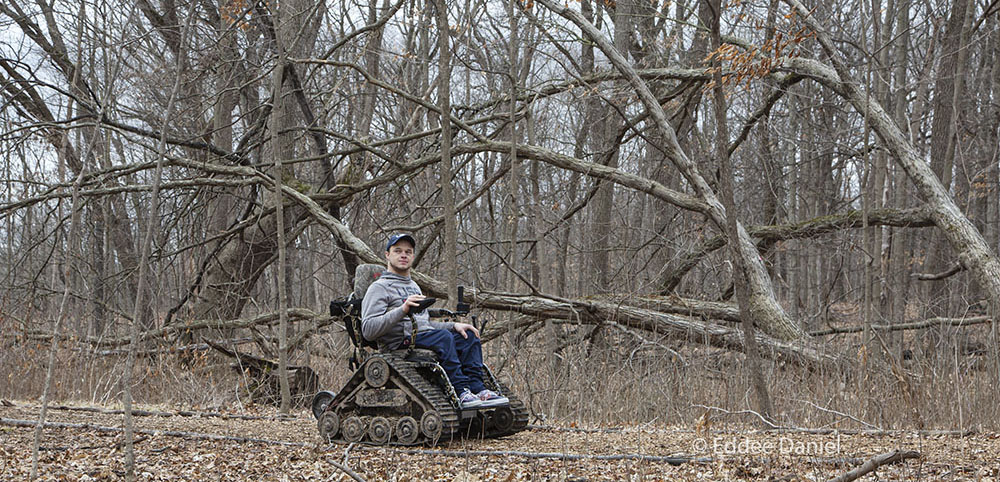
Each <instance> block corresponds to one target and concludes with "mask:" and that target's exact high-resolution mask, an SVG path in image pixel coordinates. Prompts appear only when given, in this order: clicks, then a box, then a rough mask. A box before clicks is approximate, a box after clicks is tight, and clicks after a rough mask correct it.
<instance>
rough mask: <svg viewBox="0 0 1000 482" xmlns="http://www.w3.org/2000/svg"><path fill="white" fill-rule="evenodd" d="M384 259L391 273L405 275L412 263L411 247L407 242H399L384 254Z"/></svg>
mask: <svg viewBox="0 0 1000 482" xmlns="http://www.w3.org/2000/svg"><path fill="white" fill-rule="evenodd" d="M385 259H386V260H388V261H389V268H390V269H391V270H392V271H397V272H400V273H406V272H408V271H409V270H410V263H412V262H413V245H412V244H410V243H409V241H406V240H400V241H399V242H398V243H396V244H394V245H392V246H390V247H389V251H386V252H385Z"/></svg>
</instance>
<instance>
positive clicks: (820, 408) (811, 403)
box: [796, 400, 882, 430]
mask: <svg viewBox="0 0 1000 482" xmlns="http://www.w3.org/2000/svg"><path fill="white" fill-rule="evenodd" d="M796 401H798V402H803V403H806V404H808V405H810V406H812V407H813V408H815V409H816V410H819V411H822V412H826V413H832V414H834V415H838V416H841V417H844V418H849V419H851V420H854V421H855V422H858V423H860V424H861V425H864V426H865V427H868V428H870V429H873V430H882V427H879V426H876V425H872V424H870V423H868V422H866V421H864V420H861V419H860V418H857V417H855V416H853V415H849V414H846V413H842V412H838V411H836V410H832V409H829V408H825V407H821V406H819V405H816V404H815V403H813V402H810V401H809V400H796Z"/></svg>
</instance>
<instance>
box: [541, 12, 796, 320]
mask: <svg viewBox="0 0 1000 482" xmlns="http://www.w3.org/2000/svg"><path fill="white" fill-rule="evenodd" d="M539 1H540V3H541V4H542V5H544V6H545V7H546V8H548V9H549V10H551V11H553V12H555V13H558V14H559V15H561V16H563V17H564V18H566V19H567V20H570V21H571V22H573V23H574V24H576V25H577V26H578V27H580V28H581V29H582V30H583V31H584V33H585V34H586V36H587V37H589V38H590V39H591V40H592V41H594V43H596V44H597V46H598V48H600V49H601V51H602V52H604V54H605V55H606V56H607V57H608V59H609V60H610V61H611V63H612V64H614V66H615V68H616V69H617V70H618V71H619V72H621V73H622V75H624V76H625V77H626V78H627V79H628V81H629V84H631V86H632V89H633V90H635V92H636V93H637V94H638V96H639V99H640V100H641V101H642V104H643V106H644V107H645V108H646V111H647V112H648V113H649V116H650V117H651V118H652V120H653V122H654V125H655V126H656V128H657V130H658V131H659V132H658V134H659V135H660V136H662V139H663V148H664V151H665V154H666V156H667V158H669V159H670V161H671V162H672V163H673V164H674V166H676V167H677V169H678V170H679V171H680V172H681V174H682V175H683V176H684V178H685V179H686V180H687V181H688V183H689V184H690V185H691V187H692V188H693V189H694V191H695V193H697V195H698V197H699V198H700V199H701V200H702V201H704V202H705V204H707V206H708V209H707V210H706V214H707V215H708V217H709V219H711V220H712V222H713V223H714V224H715V225H716V226H717V227H719V229H720V230H722V231H725V226H726V223H727V218H726V210H725V209H724V208H723V206H722V203H720V202H719V200H718V198H717V197H716V195H715V192H714V191H713V190H712V188H711V187H710V186H709V185H708V181H706V180H705V178H704V177H702V175H701V173H700V172H698V168H697V167H696V166H695V164H694V163H693V162H691V160H690V159H688V157H687V155H686V154H685V153H684V151H683V150H682V149H681V148H680V145H679V144H678V142H677V136H676V134H675V133H674V130H673V128H672V127H671V126H670V123H669V121H668V120H667V116H666V113H665V112H664V111H663V107H662V106H661V105H660V103H659V101H658V100H657V99H656V97H655V96H654V95H653V93H652V92H651V91H650V90H649V87H648V86H647V85H646V83H645V82H644V81H643V80H642V78H640V77H639V74H638V73H637V72H636V70H635V69H634V68H633V67H632V65H630V64H629V63H628V61H627V60H626V59H625V58H624V57H623V56H622V54H621V53H620V52H619V51H618V50H617V49H615V48H614V45H612V44H611V41H610V40H608V38H607V37H606V36H605V35H604V34H603V33H601V32H600V31H599V30H598V29H597V28H596V27H594V25H593V24H591V23H590V22H587V21H586V20H584V19H583V17H582V16H580V14H579V13H578V12H576V11H574V10H571V9H569V8H567V7H563V6H560V5H556V4H555V3H553V2H552V0H539ZM736 227H737V236H738V238H737V239H735V240H734V241H735V249H736V250H737V252H738V253H739V255H740V258H741V259H742V260H743V262H744V263H746V273H747V287H748V289H749V291H750V293H749V297H748V298H749V306H748V309H749V310H750V313H752V316H753V318H754V320H755V322H757V324H758V325H759V326H760V327H761V329H763V330H764V331H765V332H767V333H768V334H770V335H772V336H774V337H777V338H779V339H784V340H794V339H799V338H802V337H804V336H805V331H803V330H802V327H801V326H799V324H798V323H796V322H795V321H794V320H792V319H791V318H790V317H789V316H788V314H787V313H785V310H784V309H783V308H782V307H781V305H779V304H778V301H777V299H775V297H774V288H773V287H772V285H771V278H770V276H769V275H768V273H767V269H766V268H765V267H764V263H763V261H762V259H761V256H760V252H759V251H758V250H757V246H756V245H755V244H754V242H753V240H751V239H750V236H749V235H748V234H747V232H746V230H745V229H743V226H742V224H740V223H737V226H736Z"/></svg>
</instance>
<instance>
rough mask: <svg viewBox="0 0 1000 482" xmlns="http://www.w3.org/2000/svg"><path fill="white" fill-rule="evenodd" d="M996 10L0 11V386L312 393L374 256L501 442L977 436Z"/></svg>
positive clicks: (324, 379) (994, 207) (74, 393)
mask: <svg viewBox="0 0 1000 482" xmlns="http://www.w3.org/2000/svg"><path fill="white" fill-rule="evenodd" d="M998 3H1000V2H997V1H995V0H980V1H973V0H947V1H938V0H925V1H919V2H918V1H911V0H885V1H882V0H865V1H835V2H812V1H807V3H806V4H805V5H803V4H801V3H800V1H799V0H783V1H778V0H761V1H738V0H736V1H729V2H724V3H723V4H722V5H719V4H717V2H714V1H708V0H705V1H698V0H682V1H667V2H662V1H647V0H619V1H616V2H611V1H608V2H593V1H591V0H580V1H573V2H566V3H561V2H560V3H556V2H554V1H552V0H538V1H535V2H527V3H525V2H508V3H503V2H487V1H481V0H461V1H454V2H445V1H443V0H438V1H433V0H386V1H373V2H371V3H367V2H351V1H312V0H285V1H282V2H280V3H278V2H254V1H252V0H251V1H249V2H248V1H247V0H233V1H216V0H198V1H186V0H137V1H135V2H120V1H115V0H84V1H62V0H35V1H30V0H4V1H2V2H0V26H2V28H0V152H2V165H0V169H2V174H0V182H2V186H3V188H2V190H0V192H2V195H0V243H2V247H0V279H2V282H0V336H2V338H0V344H2V346H3V348H2V350H0V367H2V371H0V373H5V374H6V376H5V377H0V394H3V396H4V397H8V398H15V399H37V398H38V397H43V398H44V400H45V401H46V402H47V401H48V400H50V399H52V400H54V399H60V400H84V401H91V402H94V403H101V404H108V403H112V404H113V403H117V402H118V401H119V400H120V401H121V403H123V404H124V405H125V406H126V407H130V406H131V403H132V401H133V399H135V400H138V401H141V402H145V403H166V404H179V405H189V406H200V407H219V406H234V405H236V406H242V405H244V404H246V403H248V398H247V395H248V393H247V392H248V390H249V383H248V380H247V379H246V377H245V376H241V375H239V374H234V373H233V372H232V371H231V370H230V369H229V367H228V360H226V359H224V358H220V357H217V356H216V355H214V354H213V353H214V352H212V351H211V350H209V349H207V346H205V345H204V344H202V342H203V341H204V340H213V341H222V342H225V343H228V344H230V345H232V346H238V347H240V348H239V349H240V350H243V351H246V352H253V353H256V354H258V355H261V356H264V357H267V358H271V359H274V360H278V363H279V364H280V365H294V366H303V365H308V366H311V367H312V368H313V369H314V370H315V371H316V372H317V373H318V374H319V377H320V386H322V387H323V388H326V389H331V390H336V389H338V388H339V385H340V384H341V383H343V381H344V380H345V379H346V377H347V376H348V375H349V373H350V372H349V370H348V368H347V365H346V356H347V355H348V353H349V351H350V347H349V343H348V341H347V338H346V336H345V334H344V331H343V327H342V325H340V323H339V320H336V319H331V318H330V317H328V316H325V310H326V308H325V307H326V306H327V304H328V303H329V301H330V300H331V299H333V298H338V297H342V296H345V295H347V293H349V292H350V291H351V289H352V288H351V286H352V274H353V271H354V268H355V267H356V266H357V265H358V264H359V263H365V262H375V263H378V262H382V258H381V253H382V252H383V247H384V242H385V239H386V237H387V236H388V234H389V233H392V232H397V231H405V232H412V233H413V234H414V236H415V237H416V239H417V240H418V252H419V254H418V260H417V267H416V268H417V271H418V272H419V275H418V276H417V279H418V281H419V282H420V283H421V284H422V286H423V288H424V291H425V293H429V294H432V295H435V296H437V297H439V298H449V299H450V300H451V301H450V302H451V303H454V301H455V294H454V293H455V291H454V290H455V286H456V285H464V286H465V287H466V291H465V293H466V296H467V298H469V299H471V301H472V303H473V307H474V311H475V312H476V313H477V314H478V315H479V321H483V320H486V325H485V331H484V340H485V341H486V344H485V350H486V351H487V352H488V358H489V361H490V362H491V363H492V364H493V365H494V367H495V370H497V371H499V372H500V373H501V376H502V377H503V378H506V379H508V380H510V382H511V384H512V386H513V388H514V390H515V391H517V392H518V393H519V394H520V395H521V397H522V398H524V399H525V400H526V401H527V402H528V403H529V406H530V407H531V410H532V413H533V414H534V415H535V416H536V419H535V420H543V419H556V420H563V421H574V422H575V421H581V422H588V423H620V422H653V423H664V424H666V423H682V424H687V423H694V422H695V421H696V420H702V421H705V420H708V419H711V418H717V417H722V418H726V417H729V416H731V417H736V418H738V419H740V420H745V421H748V422H751V423H762V424H767V425H775V426H800V427H821V426H837V427H854V428H880V429H888V428H925V427H926V428H949V429H952V428H953V429H966V428H986V429H991V430H995V429H996V428H997V427H996V420H997V419H998V418H997V404H996V403H995V401H996V396H997V390H998V388H1000V362H998V340H997V333H996V324H995V323H994V321H993V318H992V316H993V314H994V313H995V312H996V310H997V309H998V308H1000V263H998V261H997V248H998V242H1000V210H998V200H1000V198H998V191H997V187H998V183H1000V181H998V163H1000V159H998V157H1000V156H998V152H1000V141H998V136H1000V131H998V126H1000V101H998V98H1000V18H998V15H997V12H998V10H1000V5H998ZM720 10H721V15H719V14H717V12H719V11H720ZM442 32H447V35H441V33H442ZM442 113H447V116H444V115H442ZM443 117H446V118H447V119H448V122H442V120H441V119H442V118H443ZM279 188H280V189H279ZM733 240H736V241H737V242H735V243H733V242H730V241H733ZM449 294H450V297H449ZM751 333H752V334H753V336H750V335H749V334H751ZM748 355H749V356H748ZM282 385H283V386H282V390H281V391H282V392H284V394H283V395H282V396H281V399H282V402H283V403H282V405H283V409H284V410H287V407H288V405H289V404H290V403H291V402H292V401H294V400H292V398H293V395H294V394H295V388H296V387H295V386H294V384H293V386H291V387H289V386H288V384H287V383H284V382H283V383H282ZM299 395H300V396H304V397H306V398H308V395H309V394H308V393H299ZM44 416H45V415H44V412H43V414H42V417H43V418H44Z"/></svg>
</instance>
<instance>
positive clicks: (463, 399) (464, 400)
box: [458, 388, 483, 408]
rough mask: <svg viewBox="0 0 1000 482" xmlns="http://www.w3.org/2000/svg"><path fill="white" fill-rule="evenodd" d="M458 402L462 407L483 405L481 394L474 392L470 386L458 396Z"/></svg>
mask: <svg viewBox="0 0 1000 482" xmlns="http://www.w3.org/2000/svg"><path fill="white" fill-rule="evenodd" d="M458 402H459V405H461V406H462V408H476V407H481V406H483V400H482V399H481V398H480V397H479V395H476V394H475V393H472V392H471V391H469V389H468V388H466V389H465V390H464V391H462V394H461V395H459V396H458Z"/></svg>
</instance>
